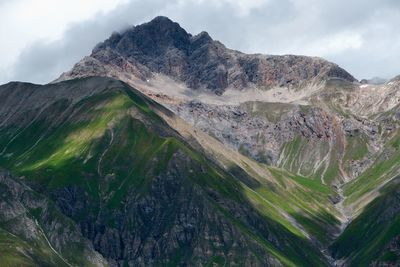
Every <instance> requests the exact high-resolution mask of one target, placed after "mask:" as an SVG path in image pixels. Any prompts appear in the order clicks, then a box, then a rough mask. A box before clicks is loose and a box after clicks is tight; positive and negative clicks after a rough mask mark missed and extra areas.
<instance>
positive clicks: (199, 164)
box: [0, 78, 335, 266]
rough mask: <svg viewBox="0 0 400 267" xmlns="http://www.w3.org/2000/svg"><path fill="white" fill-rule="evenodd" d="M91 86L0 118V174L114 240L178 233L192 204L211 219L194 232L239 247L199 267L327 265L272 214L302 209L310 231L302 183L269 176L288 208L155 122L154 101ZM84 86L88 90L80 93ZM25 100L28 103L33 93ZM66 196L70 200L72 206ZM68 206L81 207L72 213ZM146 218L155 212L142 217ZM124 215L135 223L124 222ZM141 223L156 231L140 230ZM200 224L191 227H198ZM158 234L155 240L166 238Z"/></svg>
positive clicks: (185, 251) (181, 256) (183, 252)
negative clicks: (272, 262)
mask: <svg viewBox="0 0 400 267" xmlns="http://www.w3.org/2000/svg"><path fill="white" fill-rule="evenodd" d="M91 79H96V78H91ZM88 83H89V84H88ZM92 83H95V84H96V85H98V83H96V82H93V81H91V80H90V79H86V80H85V79H84V80H81V81H70V82H67V83H65V84H64V86H71V88H68V89H69V90H81V91H82V92H81V95H83V96H82V97H79V98H77V97H73V98H70V97H69V95H68V92H64V91H63V90H64V89H63V88H61V89H60V88H58V89H57V88H56V89H54V88H53V90H59V91H55V92H57V94H59V95H61V96H62V97H59V98H57V97H54V99H53V100H52V101H48V102H46V103H43V105H42V106H39V105H38V106H37V110H35V109H32V110H19V111H18V112H17V113H16V114H15V115H13V116H11V117H10V118H8V119H7V123H5V124H4V125H3V127H1V128H0V150H1V154H0V165H1V166H2V167H5V168H7V169H9V170H11V171H12V172H13V174H15V175H18V176H24V177H25V180H26V181H27V182H28V183H30V184H32V186H34V187H35V188H37V189H38V190H39V191H40V192H42V193H44V194H48V196H50V197H51V199H52V200H53V201H54V202H55V203H57V205H58V207H59V208H60V210H62V211H63V212H65V213H66V214H67V215H68V216H70V217H71V218H72V219H73V220H74V221H75V222H76V223H78V224H81V226H82V225H83V226H85V227H86V225H87V224H88V223H89V224H90V225H91V223H92V222H96V223H98V224H99V225H100V226H101V229H103V228H104V229H107V230H108V231H114V232H118V233H119V231H122V230H121V229H124V230H126V231H130V232H131V233H136V234H137V235H143V236H141V238H144V239H143V242H145V241H146V239H147V238H149V237H150V236H153V235H156V232H157V231H158V232H161V233H163V234H165V236H167V237H168V236H169V233H170V232H172V231H176V229H175V228H174V227H176V224H178V225H180V223H181V222H180V220H181V219H180V218H181V216H184V215H185V212H188V209H189V210H190V207H186V205H187V204H188V203H192V202H193V203H194V204H193V205H197V206H196V207H197V209H199V210H200V211H202V212H205V214H206V215H208V216H211V215H209V214H212V217H211V218H208V217H207V216H201V217H200V218H199V219H198V220H200V221H201V222H202V224H205V225H208V224H210V222H214V220H215V222H219V223H213V224H210V227H211V230H210V231H211V233H212V234H214V235H219V233H220V232H226V233H228V236H229V237H230V236H231V237H230V238H234V239H235V238H238V237H240V238H241V239H240V242H241V243H242V245H241V247H239V248H235V247H233V246H232V247H222V248H221V247H218V246H215V247H213V248H212V250H211V251H212V252H211V255H210V256H209V257H208V256H207V257H208V259H207V262H214V263H218V262H223V261H222V258H224V259H226V260H228V259H229V260H237V262H239V263H240V262H241V263H242V264H245V262H242V261H243V260H244V259H245V258H246V257H250V256H249V255H252V256H251V257H253V258H255V259H258V260H259V261H260V262H262V261H263V260H264V259H263V258H264V257H265V254H268V255H270V256H271V257H273V258H276V259H277V260H279V261H280V262H281V263H283V264H284V265H287V266H310V265H312V266H325V265H326V261H325V259H324V258H323V256H322V254H321V253H320V252H319V251H318V249H317V248H316V247H315V246H314V245H313V244H312V243H311V241H310V240H308V239H307V236H305V235H304V233H302V232H301V231H299V228H298V227H295V226H294V225H293V224H292V223H291V222H290V220H288V218H286V217H285V216H283V215H282V213H280V210H283V211H285V212H286V213H287V214H289V215H291V216H292V217H295V216H297V214H298V212H297V209H296V207H298V208H301V209H302V210H308V213H309V214H306V215H307V216H305V217H304V218H306V219H304V218H300V217H299V218H298V219H299V221H300V220H301V219H303V220H304V222H303V223H304V225H313V224H314V222H312V219H311V221H307V220H310V218H313V217H314V216H315V217H317V216H318V214H317V213H314V207H313V206H314V205H315V207H316V208H315V210H319V206H318V203H317V201H315V200H312V201H311V203H313V204H312V206H310V201H309V200H307V199H306V198H307V191H308V190H313V189H312V188H313V185H312V184H311V185H310V184H307V183H305V184H304V181H303V180H302V178H299V177H297V176H293V177H292V176H291V175H290V174H284V175H283V176H282V174H277V176H278V175H281V176H282V177H281V178H277V179H290V182H289V184H290V183H292V182H293V183H294V184H296V185H298V188H299V189H298V190H293V191H292V192H291V194H293V195H297V197H298V199H297V200H290V203H288V204H287V205H286V204H285V203H282V201H281V200H282V199H284V197H285V193H284V192H285V191H284V190H282V189H279V190H278V191H276V192H274V188H273V187H271V185H270V184H267V183H266V184H259V186H256V187H254V186H249V184H246V183H243V182H242V181H241V180H240V179H238V178H239V177H238V176H235V175H233V174H230V173H227V172H226V171H224V170H222V169H221V168H219V167H218V166H217V164H214V163H213V162H211V161H210V160H209V159H208V158H207V157H206V156H205V155H203V154H202V153H199V152H197V151H195V150H194V149H193V148H192V147H191V146H190V145H189V144H188V143H187V142H186V140H184V139H183V138H182V137H181V136H179V134H177V133H176V132H175V131H174V130H173V129H171V128H169V127H168V125H167V124H166V123H165V122H164V121H163V120H162V119H161V118H160V117H158V115H157V114H156V113H155V112H154V111H153V110H152V105H153V104H152V102H151V101H150V100H147V99H146V98H145V97H144V96H142V95H141V94H139V93H137V92H136V91H134V90H133V89H131V88H129V87H127V86H126V85H124V84H122V83H117V84H113V83H111V85H112V86H111V85H110V86H109V87H108V86H104V84H106V85H107V83H109V81H108V80H106V79H105V80H103V82H102V84H103V85H102V86H103V88H100V89H96V90H94V89H91V86H92ZM116 85H118V86H116ZM58 86H62V85H58ZM74 86H76V87H77V88H75V87H74ZM85 86H90V88H89V89H90V90H92V91H91V92H90V93H87V92H86V91H85V90H84V88H85ZM99 86H100V85H99ZM89 89H88V90H89ZM38 90H46V88H42V89H38ZM73 92H75V91H73ZM43 93H44V92H43ZM47 93H48V94H50V95H51V93H50V92H47ZM32 95H33V96H32V97H35V92H33V93H32ZM34 108H35V107H34ZM24 116H28V117H29V116H30V117H29V120H26V121H23V123H20V121H21V119H22V118H23V117H24ZM246 179H249V180H251V179H253V178H251V177H247V178H246ZM254 184H257V182H256V181H254ZM283 184H286V182H284V183H283ZM307 188H308V189H307ZM319 190H320V193H319V194H320V195H321V196H322V195H324V194H326V193H327V192H326V188H325V187H320V188H319ZM70 192H73V194H74V195H73V198H71V199H70V197H71V195H70V194H71V193H70ZM287 196H289V195H287ZM66 199H68V200H66ZM74 201H76V203H80V202H82V203H85V204H84V206H83V207H81V206H79V207H80V208H79V209H78V208H77V207H78V206H74V205H75V204H74V203H75V202H74ZM191 201H192V202H191ZM142 202H143V203H150V204H141V203H142ZM138 205H145V208H142V207H141V206H138ZM275 206H279V208H276V207H275ZM205 207H206V208H205ZM126 210H129V211H130V212H129V213H125V212H126ZM151 210H155V211H157V212H155V213H154V215H153V216H154V217H149V218H147V217H146V216H149V215H147V214H148V213H149V212H150V214H152V213H151V212H152V211H151ZM211 210H212V212H211ZM322 211H324V210H323V209H322V205H321V212H322ZM208 212H209V213H208ZM324 212H325V211H324ZM132 214H135V217H134V218H130V216H132ZM142 218H143V219H145V218H147V219H149V220H150V219H153V220H154V218H156V219H157V220H156V222H157V221H158V220H160V221H163V223H162V224H160V225H158V223H153V224H146V225H140V220H141V219H142ZM221 222H223V223H221ZM325 223H327V222H321V224H322V225H323V224H325ZM198 224H199V225H197V224H195V226H196V227H201V225H202V224H200V223H198ZM317 224H319V223H317ZM328 224H329V223H328ZM332 224H335V222H333V223H332ZM83 226H82V227H83ZM95 226H96V225H93V226H90V227H95ZM100 226H99V227H100ZM96 227H97V226H96ZM222 227H224V228H222ZM305 228H307V227H305ZM309 228H311V227H309ZM322 228H323V227H322ZM85 231H86V230H84V234H85V235H86V237H88V238H89V239H91V240H92V241H93V242H94V246H95V247H96V248H97V249H99V250H100V251H101V252H103V253H108V252H107V250H104V248H103V247H101V245H100V244H97V243H96V240H95V239H94V238H93V239H92V237H91V232H89V230H87V232H85ZM229 231H235V232H236V235H237V236H235V235H233V234H229ZM158 232H157V233H158ZM97 234H101V233H97ZM158 235H159V236H158V237H157V238H160V240H162V239H163V238H164V237H163V235H160V234H159V233H158ZM197 236H198V238H199V240H198V241H197V242H198V244H203V245H204V246H209V245H208V243H207V242H208V241H207V240H205V239H203V237H204V234H203V233H202V232H199V233H198V234H197ZM152 238H154V237H152ZM171 238H172V237H171ZM160 242H161V241H160ZM236 242H238V241H236ZM243 242H244V243H246V244H247V245H246V246H244V245H243ZM194 244H196V243H193V244H192V243H190V245H186V246H183V245H179V244H178V245H176V244H174V245H173V246H176V247H174V252H170V251H166V252H165V253H169V254H166V255H172V254H174V255H175V256H174V257H175V258H174V259H172V258H170V256H168V259H165V261H161V262H160V265H164V264H166V263H169V264H172V263H173V262H176V263H178V262H188V261H194V260H196V259H194V258H193V259H192V258H191V257H192V256H191V255H192V254H191V253H193V251H191V250H190V249H192V247H191V246H194ZM126 245H129V244H128V243H127V244H126ZM171 246H172V245H171ZM111 249H112V248H111ZM210 249H211V248H210ZM260 249H261V251H262V252H260ZM229 252H231V253H233V256H231V259H230V258H228V257H227V256H226V255H227V254H226V255H225V254H224V253H229ZM109 253H110V254H105V257H109V258H111V257H115V256H114V254H113V253H116V252H114V251H112V252H109ZM221 255H222V256H221ZM224 255H225V256H224ZM197 260H199V259H197ZM172 265H173V264H172Z"/></svg>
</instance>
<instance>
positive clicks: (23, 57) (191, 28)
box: [0, 0, 400, 84]
mask: <svg viewBox="0 0 400 267" xmlns="http://www.w3.org/2000/svg"><path fill="white" fill-rule="evenodd" d="M157 15H164V16H168V17H170V18H171V19H173V20H175V21H177V22H178V23H180V24H181V26H182V27H184V28H185V29H186V30H187V31H188V32H191V33H193V34H197V33H199V32H201V31H203V30H205V31H207V32H209V34H210V35H211V37H213V38H214V39H217V40H220V41H221V42H222V43H224V44H225V45H227V46H228V47H229V48H233V49H237V50H241V51H243V52H247V53H264V54H302V55H310V56H320V57H324V58H326V59H328V60H331V61H333V62H335V63H337V64H339V65H340V66H342V67H344V68H345V69H346V70H348V71H349V72H350V73H352V74H353V75H354V76H355V77H356V78H358V79H361V78H371V77H374V76H380V77H384V78H391V77H393V76H396V75H398V74H400V0H166V1H163V0H146V1H143V0H0V25H1V26H0V36H1V42H0V51H1V60H0V84H2V83H6V82H8V81H10V80H20V81H30V82H35V83H47V82H50V81H52V80H54V79H55V78H57V77H58V76H59V75H60V74H61V73H62V72H63V71H67V70H69V69H70V68H71V67H72V66H73V64H74V63H76V62H77V61H78V60H79V59H81V58H82V57H84V56H85V55H89V54H90V51H91V49H92V48H93V47H94V45H96V44H97V43H98V42H100V41H102V40H104V39H105V38H107V37H108V36H109V35H110V34H111V33H112V32H113V31H120V30H122V29H124V28H126V27H128V26H129V25H137V24H140V23H143V22H146V21H148V20H151V19H152V18H153V17H155V16H157Z"/></svg>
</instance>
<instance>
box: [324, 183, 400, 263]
mask: <svg viewBox="0 0 400 267" xmlns="http://www.w3.org/2000/svg"><path fill="white" fill-rule="evenodd" d="M399 239H400V180H399V178H397V179H395V180H393V181H392V182H390V183H389V184H387V185H386V186H385V187H384V188H382V189H381V195H380V196H379V197H378V198H376V199H375V200H374V201H373V202H372V203H371V204H370V205H368V206H367V207H366V208H365V210H364V211H363V212H362V213H361V215H360V216H358V217H357V218H356V219H355V220H354V221H353V222H352V223H351V224H350V225H349V226H348V227H347V228H346V230H345V231H344V232H343V234H342V235H341V236H340V237H339V238H338V239H337V240H336V241H335V242H334V243H333V245H332V246H331V250H332V251H333V253H334V255H335V256H336V257H337V258H345V259H347V262H348V263H349V264H350V266H369V265H370V264H376V265H377V266H397V265H398V264H400V255H399V245H398V244H399ZM385 264H386V265H385Z"/></svg>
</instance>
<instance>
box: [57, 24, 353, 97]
mask: <svg viewBox="0 0 400 267" xmlns="http://www.w3.org/2000/svg"><path fill="white" fill-rule="evenodd" d="M94 62H95V63H94ZM115 70H118V71H119V72H124V73H127V74H131V75H132V74H133V75H135V76H137V77H140V78H141V79H149V78H151V77H152V75H154V74H155V73H162V74H165V75H167V76H169V77H172V78H173V79H175V80H177V81H180V82H184V83H185V84H186V85H187V86H188V87H189V88H192V89H199V88H202V89H207V90H210V91H212V92H214V93H216V94H223V93H224V91H225V90H226V89H227V88H236V89H244V88H249V87H254V86H256V87H258V88H261V89H268V88H271V87H276V86H278V87H299V86H306V85H309V84H313V83H315V84H317V83H320V82H323V81H326V80H327V79H330V78H340V79H343V80H346V81H350V82H353V81H355V79H354V78H353V77H352V76H351V75H350V74H349V73H347V72H346V71H345V70H343V69H342V68H340V67H339V66H337V65H336V64H333V63H330V62H328V61H326V60H323V59H321V58H311V57H306V56H294V55H286V56H265V55H260V54H257V55H247V54H243V53H241V52H238V51H234V50H231V49H228V48H226V47H225V46H224V45H223V44H221V43H220V42H218V41H214V40H213V39H211V37H210V36H209V35H208V34H207V33H206V32H202V33H200V34H198V35H196V36H192V35H191V34H189V33H187V32H186V31H185V30H184V29H182V28H181V27H180V26H179V24H177V23H175V22H172V21H171V20H169V19H168V18H165V17H157V18H155V19H153V20H152V21H151V22H149V23H145V24H142V25H139V26H136V27H132V28H130V29H128V30H126V31H125V32H123V33H114V34H113V35H112V36H111V37H110V38H109V39H107V40H106V41H104V42H102V43H100V44H98V45H97V46H96V47H95V48H94V49H93V52H92V54H91V55H90V57H88V58H85V59H84V60H82V61H81V62H79V63H78V64H77V65H76V66H75V67H74V68H73V69H72V70H71V71H70V72H68V73H65V74H64V75H62V76H61V78H60V79H59V80H64V79H71V78H76V77H83V76H87V75H88V74H89V73H90V74H94V73H96V74H97V75H109V73H112V72H113V71H115Z"/></svg>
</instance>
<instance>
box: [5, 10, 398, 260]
mask: <svg viewBox="0 0 400 267" xmlns="http://www.w3.org/2000/svg"><path fill="white" fill-rule="evenodd" d="M399 126H400V78H399V76H398V77H395V78H393V79H391V80H388V81H384V80H382V79H378V78H376V79H372V80H362V81H358V80H357V79H355V78H354V77H353V76H352V75H351V74H350V73H348V72H347V71H346V70H344V69H342V68H341V67H339V66H338V65H337V64H334V63H331V62H329V61H326V60H324V59H322V58H317V57H307V56H296V55H283V56H275V55H262V54H245V53H242V52H239V51H235V50H232V49H229V48H227V47H225V46H224V45H223V44H222V43H221V42H219V41H216V40H213V39H212V38H211V37H210V36H209V35H208V33H206V32H202V33H200V34H197V35H192V34H190V33H187V32H186V31H185V30H184V29H183V28H181V27H180V25H179V24H178V23H176V22H173V21H171V20H170V19H169V18H166V17H156V18H154V19H153V20H152V21H150V22H148V23H145V24H142V25H138V26H133V27H130V28H128V29H126V30H124V31H123V32H115V33H113V34H112V35H111V36H110V37H109V38H108V39H107V40H105V41H103V42H101V43H99V44H98V45H97V46H96V47H95V48H94V49H93V51H92V53H91V55H89V56H87V57H85V58H83V59H82V60H81V61H79V62H78V63H76V64H75V65H74V66H73V68H72V69H71V70H69V71H67V72H65V73H63V74H61V75H60V77H58V78H57V79H55V80H54V81H53V82H51V83H49V84H46V85H36V84H30V83H23V82H10V83H8V84H5V85H2V86H0V196H1V197H0V265H1V266H399V265H400V179H399V177H400V176H399V174H400V131H399Z"/></svg>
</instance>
